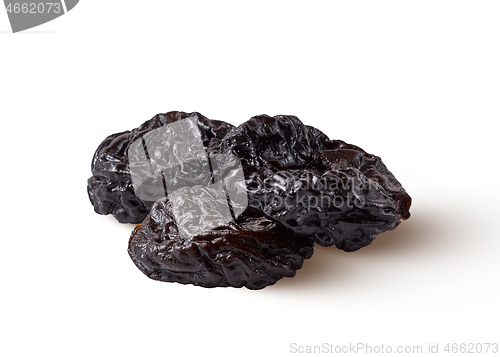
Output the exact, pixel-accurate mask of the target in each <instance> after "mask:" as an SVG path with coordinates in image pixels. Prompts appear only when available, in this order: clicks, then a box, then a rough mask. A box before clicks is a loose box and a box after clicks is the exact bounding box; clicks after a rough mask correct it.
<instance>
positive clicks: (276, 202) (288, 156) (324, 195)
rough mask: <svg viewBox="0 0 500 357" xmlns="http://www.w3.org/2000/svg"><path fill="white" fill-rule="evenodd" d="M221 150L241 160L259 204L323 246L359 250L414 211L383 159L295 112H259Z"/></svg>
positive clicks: (250, 190)
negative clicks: (332, 136)
mask: <svg viewBox="0 0 500 357" xmlns="http://www.w3.org/2000/svg"><path fill="white" fill-rule="evenodd" d="M221 153H223V154H228V153H230V154H232V155H235V156H237V157H239V158H240V160H241V163H242V165H243V171H244V174H245V180H246V185H247V190H248V199H249V202H250V203H249V205H250V206H251V207H252V208H253V209H257V210H259V211H260V212H262V214H264V215H265V216H266V217H267V218H269V219H271V220H273V221H279V222H280V223H282V224H283V225H284V226H286V227H287V228H289V229H291V230H292V231H294V232H295V233H297V234H300V235H303V236H312V237H314V240H315V241H316V242H317V243H318V244H320V245H323V246H331V245H335V246H337V247H338V248H340V249H342V250H345V251H355V250H357V249H359V248H361V247H364V246H366V245H368V244H370V243H371V242H372V241H373V240H374V239H375V237H376V236H377V235H378V234H379V233H382V232H384V231H387V230H390V229H393V228H395V227H396V226H397V225H398V224H399V222H400V220H401V219H407V218H409V216H410V213H409V208H410V205H411V198H410V196H409V195H408V194H407V193H406V191H405V190H404V188H403V187H402V186H401V184H400V183H399V182H398V181H397V180H396V178H395V177H394V176H393V175H392V173H391V172H390V171H389V170H388V169H387V167H386V166H385V165H384V163H383V162H382V160H381V159H380V158H379V157H377V156H374V155H371V154H368V153H366V152H365V151H364V150H362V149H361V148H359V147H357V146H355V145H351V144H347V143H345V142H343V141H341V140H330V139H329V138H328V137H327V136H326V135H325V134H323V133H322V132H321V131H319V130H318V129H315V128H313V127H310V126H306V125H304V124H303V123H302V122H301V121H300V120H299V119H298V118H297V117H295V116H281V115H280V116H275V117H270V116H267V115H261V116H256V117H253V118H251V119H250V120H248V121H247V122H245V123H243V124H241V125H240V126H238V127H236V128H233V129H232V130H231V131H230V132H229V133H228V134H227V135H226V136H225V137H224V139H223V140H222V143H221Z"/></svg>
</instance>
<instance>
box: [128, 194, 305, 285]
mask: <svg viewBox="0 0 500 357" xmlns="http://www.w3.org/2000/svg"><path fill="white" fill-rule="evenodd" d="M225 202H226V197H225V195H224V194H223V193H222V192H221V191H219V190H216V189H213V188H210V187H205V186H193V187H185V188H181V189H178V190H177V191H176V192H175V193H172V194H170V195H169V196H167V197H165V198H162V199H160V200H158V201H157V202H156V203H155V204H154V205H153V207H152V209H151V211H150V213H149V214H148V215H147V217H146V218H145V219H144V221H143V223H142V224H141V225H138V226H137V227H136V228H135V230H134V231H133V232H132V235H131V237H130V241H129V248H128V252H129V254H130V257H131V258H132V260H133V261H134V263H135V264H136V266H137V267H138V268H139V269H140V270H141V271H142V272H143V273H144V274H146V275H147V276H148V277H150V278H151V279H154V280H160V281H167V282H178V283H181V284H194V285H199V286H203V287H216V286H221V287H228V286H232V287H238V288H239V287H243V286H245V287H247V288H249V289H262V288H264V287H266V286H268V285H272V284H274V283H275V282H276V281H278V280H279V279H281V278H283V277H292V276H294V275H295V272H296V270H297V269H300V268H301V267H302V264H303V261H304V259H307V258H309V257H310V256H311V255H312V253H313V245H314V242H313V241H312V239H310V238H306V237H298V236H297V235H295V234H294V233H293V232H291V231H289V230H288V229H286V228H285V227H284V226H283V225H281V224H280V223H279V222H277V221H273V220H269V219H267V218H265V217H262V216H259V214H257V215H255V216H252V211H251V210H247V212H246V214H245V215H241V216H240V217H238V218H237V219H236V220H235V221H231V220H229V219H228V217H227V213H224V212H223V210H222V209H221V207H224V205H225V204H226V203H225Z"/></svg>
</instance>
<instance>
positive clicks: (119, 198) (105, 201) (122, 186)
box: [87, 112, 233, 224]
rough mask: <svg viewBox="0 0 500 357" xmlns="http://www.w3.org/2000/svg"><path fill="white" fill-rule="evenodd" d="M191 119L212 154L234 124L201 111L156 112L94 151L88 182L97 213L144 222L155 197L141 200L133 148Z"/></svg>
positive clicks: (109, 139) (112, 137)
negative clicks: (131, 153)
mask: <svg viewBox="0 0 500 357" xmlns="http://www.w3.org/2000/svg"><path fill="white" fill-rule="evenodd" d="M188 118H189V119H192V120H193V121H194V122H195V123H196V124H197V127H198V129H199V133H200V136H201V140H202V146H203V147H204V148H205V149H206V150H207V153H208V154H210V155H211V154H216V153H217V152H218V150H219V144H220V140H221V139H222V138H223V137H224V136H225V135H226V133H227V132H228V131H229V130H230V129H231V128H232V127H233V126H232V125H231V124H228V123H225V122H222V121H218V120H210V119H207V118H206V117H204V116H203V115H201V114H199V113H184V112H169V113H166V114H158V115H156V116H155V117H153V118H152V119H151V120H148V121H146V122H145V123H144V124H142V125H141V126H139V127H138V128H136V129H133V130H132V131H125V132H121V133H117V134H113V135H110V136H108V137H107V138H106V139H105V140H104V141H103V142H102V143H101V144H100V145H99V147H98V148H97V150H96V152H95V154H94V158H93V160H92V167H91V168H92V175H93V176H92V177H90V178H89V179H88V182H87V192H88V195H89V198H90V201H91V203H92V205H93V206H94V210H95V211H96V212H97V213H99V214H103V215H107V214H112V215H113V216H114V217H115V218H116V219H117V220H118V221H119V222H121V223H136V224H137V223H141V222H142V220H143V219H144V218H145V217H146V215H147V213H148V212H149V210H150V209H151V206H152V204H153V203H154V201H155V200H153V199H152V200H147V199H141V198H139V197H138V195H137V194H136V190H135V189H134V185H133V182H132V177H131V170H130V165H129V156H128V153H129V149H130V147H131V145H132V144H133V143H135V142H140V141H141V140H139V139H143V138H144V137H146V135H147V134H148V133H149V134H151V133H153V131H154V130H155V129H159V128H161V127H164V126H166V125H168V124H172V123H175V122H179V121H181V120H182V119H188ZM187 180H189V178H188V179H187Z"/></svg>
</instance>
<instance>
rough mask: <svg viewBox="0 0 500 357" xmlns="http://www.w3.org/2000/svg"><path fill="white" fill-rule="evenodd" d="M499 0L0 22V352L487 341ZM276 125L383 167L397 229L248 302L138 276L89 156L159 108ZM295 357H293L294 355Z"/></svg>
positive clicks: (323, 252)
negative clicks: (400, 210) (301, 130)
mask: <svg viewBox="0 0 500 357" xmlns="http://www.w3.org/2000/svg"><path fill="white" fill-rule="evenodd" d="M499 19H500V3H498V2H496V1H411V2H407V1H351V2H347V1H345V2H339V1H308V2H306V1H303V2H299V1H252V2H247V3H243V2H236V1H231V2H229V1H228V2H222V1H203V2H202V1H182V2H181V1H177V2H174V1H152V0H143V1H140V2H137V1H117V0H107V1H91V0H83V1H81V2H80V4H79V5H77V7H75V8H74V9H73V10H72V11H71V12H69V13H68V14H67V15H65V16H63V17H61V18H59V19H56V20H55V21H53V22H50V23H47V24H45V25H42V26H40V27H37V28H35V29H32V30H28V31H26V32H23V33H19V34H11V33H10V26H9V23H8V19H7V15H6V13H5V12H4V11H0V51H1V56H0V118H1V120H2V126H1V137H2V140H1V141H0V146H1V147H0V150H1V151H0V152H1V164H2V165H1V170H2V171H1V175H0V180H1V190H2V191H1V196H0V197H1V199H2V200H1V202H2V203H1V211H2V214H1V218H2V228H1V242H2V245H1V251H0V252H1V259H0V269H1V270H0V271H1V273H0V274H1V286H2V288H1V289H2V290H1V293H0V300H1V301H0V311H1V316H0V326H1V330H2V331H1V333H0V355H2V356H9V357H10V356H181V355H191V356H200V355H209V354H217V355H221V356H226V355H244V356H256V355H257V354H261V355H265V356H288V355H301V354H300V353H298V352H297V353H292V352H293V349H292V348H291V344H293V343H295V344H297V346H303V347H304V346H313V345H321V344H323V343H326V344H332V345H334V346H345V345H349V344H350V343H351V344H356V343H368V344H370V345H371V346H381V345H382V344H383V345H384V346H392V347H393V348H394V349H395V348H396V347H397V346H406V345H410V346H413V345H417V346H423V348H424V352H425V351H427V348H428V345H429V343H431V344H433V345H435V344H436V343H439V349H440V350H441V351H442V350H443V348H444V347H445V345H446V343H483V342H495V343H500V338H499V336H500V334H499V312H500V308H499V298H500V294H499V279H498V276H499V273H500V271H499V267H500V262H499V251H500V240H499V233H498V229H497V227H498V214H497V210H498V204H499V199H500V190H499V188H498V173H499V164H498V157H499V156H498V153H499V150H498V130H497V127H496V126H494V125H493V123H494V122H495V121H498V119H499V117H500V105H499V103H500V101H499V100H500V47H499V46H500V41H499V40H500V21H499ZM172 110H182V111H187V112H190V111H199V112H201V113H202V114H204V115H206V116H207V117H209V118H212V119H219V120H225V121H228V122H230V123H232V124H235V125H236V124H240V123H242V122H244V121H245V120H247V119H249V118H250V117H251V116H253V115H257V114H263V113H265V114H269V115H276V114H293V115H297V116H298V117H299V118H301V119H302V120H303V121H304V122H305V123H306V124H309V125H313V126H316V127H318V128H320V129H321V130H323V131H324V132H325V133H326V134H328V135H329V136H330V137H331V138H335V139H342V140H345V141H347V142H350V143H353V144H356V145H359V146H361V147H363V148H364V149H365V150H367V151H368V152H370V153H373V154H376V155H379V156H381V157H382V158H383V160H384V162H385V163H386V165H387V166H388V167H389V169H390V170H391V171H392V172H393V173H394V174H395V176H396V177H397V178H398V179H399V180H400V182H401V183H402V184H403V186H404V187H405V188H406V189H407V191H408V192H409V194H410V195H411V196H412V197H413V202H414V203H413V206H412V209H411V213H412V217H411V218H410V219H409V220H408V221H406V222H403V223H402V224H401V226H400V227H398V228H397V229H396V230H394V231H391V232H387V233H384V234H382V235H380V236H379V237H378V238H377V239H376V241H375V242H374V243H373V244H372V245H370V246H368V247H366V248H364V249H362V250H360V251H358V252H354V253H345V252H341V251H339V250H337V249H336V248H321V247H316V249H315V254H314V255H313V257H312V258H311V259H309V260H307V261H305V264H304V267H303V269H301V270H299V271H298V273H297V275H296V277H295V278H292V279H290V278H285V279H283V280H281V281H279V282H278V283H277V284H276V285H274V286H271V287H267V288H265V289H264V290H261V291H250V290H247V289H233V288H216V289H204V288H199V287H194V286H184V285H179V284H170V283H160V282H156V281H153V280H150V279H148V278H147V277H146V276H145V275H143V274H142V273H141V272H140V271H139V270H138V269H137V268H136V267H135V266H134V264H133V263H132V261H131V260H130V258H129V256H128V254H127V241H128V237H129V235H130V232H131V230H132V228H133V226H132V225H121V224H119V223H117V222H116V221H115V220H114V219H113V218H112V217H110V216H99V215H97V214H95V213H94V211H93V208H92V206H91V204H90V202H89V200H88V197H87V192H86V180H87V178H88V177H90V175H91V173H90V161H91V158H92V155H93V153H94V150H95V149H96V148H97V146H98V145H99V143H100V142H101V141H102V140H103V139H104V138H105V137H106V136H107V135H109V134H112V133H115V132H119V131H123V130H127V129H132V128H134V127H137V126H138V125H140V124H141V123H142V122H144V121H146V120H147V119H150V118H151V117H152V116H154V115H155V114H156V113H159V112H167V111H172ZM302 355H305V354H302Z"/></svg>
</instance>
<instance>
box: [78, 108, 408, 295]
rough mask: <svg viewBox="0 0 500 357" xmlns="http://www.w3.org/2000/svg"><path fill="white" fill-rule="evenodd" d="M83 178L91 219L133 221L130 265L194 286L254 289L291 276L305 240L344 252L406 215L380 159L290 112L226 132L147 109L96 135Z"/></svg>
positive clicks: (305, 249)
mask: <svg viewBox="0 0 500 357" xmlns="http://www.w3.org/2000/svg"><path fill="white" fill-rule="evenodd" d="M176 125H177V126H176ZM186 131H187V132H188V134H183V133H184V132H186ZM191 142H192V143H191ZM92 174H93V176H92V177H91V178H90V179H89V180H88V193H89V197H90V201H91V202H92V204H93V205H94V209H95V211H96V212H97V213H100V214H113V216H115V218H116V219H117V220H118V221H119V222H122V223H141V222H142V224H139V225H138V226H137V227H136V228H135V229H134V231H133V232H132V236H131V237H130V241H129V248H128V252H129V255H130V257H131V258H132V260H133V261H134V263H135V264H136V265H137V267H138V268H139V269H140V270H141V271H142V272H143V273H144V274H146V275H147V276H148V277H150V278H152V279H155V280H160V281H169V282H179V283H182V284H194V285H199V286H204V287H215V286H232V287H243V286H245V287H247V288H249V289H261V288H263V287H265V286H268V285H271V284H274V283H275V282H276V281H277V280H279V279H281V278H282V277H291V276H294V275H295V272H296V270H297V269H300V268H301V267H302V264H303V261H304V259H307V258H309V257H310V256H311V255H312V253H313V245H314V243H318V244H320V245H322V246H332V245H335V246H336V247H338V248H339V249H342V250H345V251H355V250H357V249H360V248H361V247H364V246H366V245H368V244H370V243H371V242H372V241H373V240H374V239H375V237H376V236H377V235H378V234H380V233H382V232H384V231H387V230H390V229H394V228H395V227H396V226H397V225H398V224H399V223H400V221H401V220H402V219H403V220H404V219H407V218H409V217H410V213H409V209H410V205H411V198H410V196H409V195H408V194H407V193H406V191H405V190H404V189H403V187H402V186H401V184H400V183H399V182H398V181H397V180H396V178H395V177H394V176H393V175H392V173H391V172H390V171H389V170H388V169H387V167H386V166H385V165H384V163H383V162H382V160H381V159H380V158H379V157H377V156H374V155H371V154H368V153H367V152H365V151H364V150H362V149H361V148H359V147H357V146H355V145H351V144H347V143H345V142H343V141H341V140H331V139H329V138H328V137H327V136H326V135H325V134H324V133H322V132H321V131H319V130H318V129H315V128H313V127H310V126H307V125H304V124H303V123H302V122H301V121H300V120H299V119H298V118H296V117H294V116H281V115H280V116H275V117H270V116H267V115H260V116H256V117H253V118H251V119H250V120H248V121H246V122H245V123H243V124H241V125H240V126H238V127H233V126H232V125H230V124H227V123H224V122H221V121H216V120H209V119H207V118H205V117H204V116H202V115H201V114H199V113H183V112H170V113H166V114H158V115H157V116H155V117H154V118H153V119H151V120H149V121H147V122H146V123H144V124H143V125H141V126H140V127H138V128H137V129H134V130H132V131H126V132H123V133H118V134H114V135H111V136H109V137H108V138H106V139H105V140H104V141H103V143H102V144H101V145H100V146H99V148H98V149H97V151H96V153H95V155H94V158H93V161H92Z"/></svg>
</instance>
